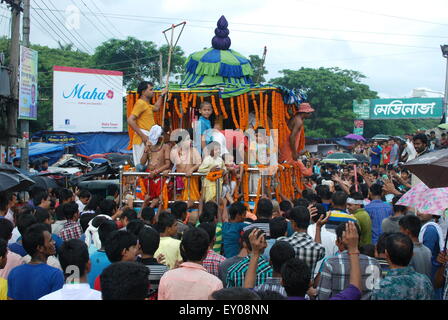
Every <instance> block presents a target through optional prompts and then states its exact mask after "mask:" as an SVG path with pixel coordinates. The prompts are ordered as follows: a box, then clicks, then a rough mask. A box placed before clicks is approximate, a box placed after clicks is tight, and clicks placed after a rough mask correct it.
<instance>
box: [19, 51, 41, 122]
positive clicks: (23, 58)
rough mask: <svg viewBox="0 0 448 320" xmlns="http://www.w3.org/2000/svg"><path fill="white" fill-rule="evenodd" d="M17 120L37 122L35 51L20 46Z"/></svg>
mask: <svg viewBox="0 0 448 320" xmlns="http://www.w3.org/2000/svg"><path fill="white" fill-rule="evenodd" d="M19 75H20V78H19V115H18V118H19V119H26V120H37V51H35V50H33V49H30V48H27V47H24V46H20V66H19Z"/></svg>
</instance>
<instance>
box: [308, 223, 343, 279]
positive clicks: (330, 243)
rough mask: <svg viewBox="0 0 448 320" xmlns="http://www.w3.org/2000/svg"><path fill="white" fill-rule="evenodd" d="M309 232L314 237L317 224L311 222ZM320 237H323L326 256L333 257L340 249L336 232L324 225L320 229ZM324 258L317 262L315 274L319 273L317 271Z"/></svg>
mask: <svg viewBox="0 0 448 320" xmlns="http://www.w3.org/2000/svg"><path fill="white" fill-rule="evenodd" d="M307 233H308V235H309V236H310V237H312V238H313V239H314V237H315V236H316V224H315V223H313V224H310V225H309V226H308V230H307ZM320 238H321V240H322V241H321V242H322V243H321V244H322V245H323V246H324V248H325V257H332V256H334V255H335V254H336V252H337V251H338V247H337V246H336V234H335V233H333V232H330V231H328V230H327V229H326V228H325V226H323V227H322V229H321V231H320ZM323 260H324V259H322V260H319V261H318V262H317V264H316V269H314V275H316V274H317V272H318V271H319V269H320V265H321V264H322V261H323Z"/></svg>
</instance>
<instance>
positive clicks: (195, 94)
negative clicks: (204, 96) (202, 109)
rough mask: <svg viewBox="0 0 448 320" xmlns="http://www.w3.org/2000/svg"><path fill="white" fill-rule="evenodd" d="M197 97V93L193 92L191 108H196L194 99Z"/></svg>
mask: <svg viewBox="0 0 448 320" xmlns="http://www.w3.org/2000/svg"><path fill="white" fill-rule="evenodd" d="M197 98H198V95H197V93H194V94H193V108H196V100H197Z"/></svg>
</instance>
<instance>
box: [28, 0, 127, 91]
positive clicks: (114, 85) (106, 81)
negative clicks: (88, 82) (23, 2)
mask: <svg viewBox="0 0 448 320" xmlns="http://www.w3.org/2000/svg"><path fill="white" fill-rule="evenodd" d="M32 9H33V10H34V8H32ZM34 11H35V12H36V14H37V15H38V16H39V17H40V19H42V21H44V22H45V23H46V24H47V26H48V27H49V28H50V30H51V31H53V33H54V34H56V35H58V36H59V37H60V38H61V40H62V41H63V42H65V43H66V44H68V45H70V43H71V42H70V38H68V37H67V35H66V34H65V33H64V32H62V31H61V29H59V28H58V30H60V31H61V33H57V32H55V31H54V29H53V28H52V27H51V25H50V24H49V23H48V21H47V20H46V19H44V18H43V17H42V16H41V15H40V13H39V12H38V11H37V10H34ZM46 17H47V18H48V20H50V21H51V22H53V21H52V20H51V19H50V18H49V17H48V16H47V15H46ZM53 24H55V23H54V22H53ZM55 25H56V24H55ZM62 35H64V37H65V39H64V38H62ZM66 39H68V41H67V40H66ZM71 44H72V45H74V46H75V47H76V48H77V46H76V45H75V44H73V43H71ZM77 49H78V50H79V48H77ZM97 78H98V79H99V80H100V81H102V82H103V83H104V84H107V85H109V86H112V87H113V88H115V89H116V90H118V89H119V87H116V84H115V83H114V82H111V81H108V80H109V79H107V78H104V77H98V76H97Z"/></svg>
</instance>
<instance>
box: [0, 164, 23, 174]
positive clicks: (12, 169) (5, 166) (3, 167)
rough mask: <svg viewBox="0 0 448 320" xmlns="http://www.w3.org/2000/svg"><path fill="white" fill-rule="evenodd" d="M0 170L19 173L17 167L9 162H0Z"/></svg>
mask: <svg viewBox="0 0 448 320" xmlns="http://www.w3.org/2000/svg"><path fill="white" fill-rule="evenodd" d="M0 171H3V172H9V173H20V171H19V169H17V168H16V167H14V166H11V165H9V164H3V163H1V164H0Z"/></svg>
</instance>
